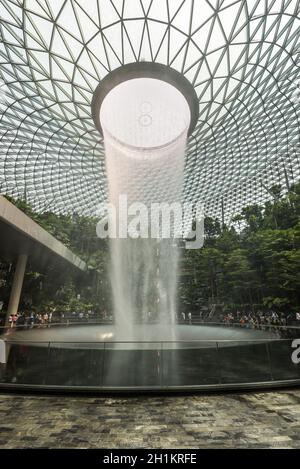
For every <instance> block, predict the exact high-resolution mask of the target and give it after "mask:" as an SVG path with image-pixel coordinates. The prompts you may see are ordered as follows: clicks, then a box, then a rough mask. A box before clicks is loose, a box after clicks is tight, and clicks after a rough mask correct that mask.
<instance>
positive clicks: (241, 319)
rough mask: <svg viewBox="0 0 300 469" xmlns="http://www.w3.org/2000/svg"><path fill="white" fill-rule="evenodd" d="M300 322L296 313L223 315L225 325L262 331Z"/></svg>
mask: <svg viewBox="0 0 300 469" xmlns="http://www.w3.org/2000/svg"><path fill="white" fill-rule="evenodd" d="M295 321H296V322H298V321H299V323H300V314H299V313H296V315H295V314H294V313H290V314H285V313H282V312H281V313H280V312H276V311H272V310H271V311H256V312H253V311H247V312H241V311H236V312H234V313H227V314H224V315H223V318H222V322H224V324H225V325H228V326H230V325H232V324H239V325H240V326H241V327H251V328H254V329H261V328H263V327H264V326H290V325H292V324H294V323H295Z"/></svg>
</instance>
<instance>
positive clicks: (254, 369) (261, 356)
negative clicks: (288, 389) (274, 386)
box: [218, 342, 272, 383]
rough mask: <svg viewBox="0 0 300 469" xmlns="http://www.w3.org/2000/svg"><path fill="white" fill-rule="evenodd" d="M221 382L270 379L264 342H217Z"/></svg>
mask: <svg viewBox="0 0 300 469" xmlns="http://www.w3.org/2000/svg"><path fill="white" fill-rule="evenodd" d="M218 346H219V359H220V370H221V380H222V383H251V382H259V381H271V380H272V376H271V370H270V362H269V357H268V351H267V345H266V343H265V342H264V343H260V342H219V343H218Z"/></svg>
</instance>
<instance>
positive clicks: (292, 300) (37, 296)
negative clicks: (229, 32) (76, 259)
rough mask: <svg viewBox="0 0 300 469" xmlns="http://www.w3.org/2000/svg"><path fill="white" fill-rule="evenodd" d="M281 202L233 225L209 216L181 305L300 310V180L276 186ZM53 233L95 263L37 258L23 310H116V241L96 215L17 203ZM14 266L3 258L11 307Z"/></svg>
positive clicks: (247, 213) (185, 271) (189, 256)
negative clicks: (75, 270)
mask: <svg viewBox="0 0 300 469" xmlns="http://www.w3.org/2000/svg"><path fill="white" fill-rule="evenodd" d="M270 194H272V197H273V200H271V201H268V202H267V203H266V204H265V205H264V206H258V205H251V206H248V207H245V208H244V209H243V210H242V212H241V213H240V214H238V215H236V216H235V217H234V218H233V219H232V223H231V224H230V226H229V227H228V226H222V225H221V223H220V221H219V220H217V219H212V218H209V217H207V218H206V219H205V235H206V237H205V244H204V247H203V248H202V249H199V250H183V251H182V258H181V274H180V282H179V303H180V306H179V307H180V309H181V310H186V311H191V310H199V309H200V308H203V307H206V308H208V309H209V308H211V307H212V305H218V308H221V309H222V310H223V311H226V309H227V310H230V309H247V308H249V309H250V308H251V309H255V308H263V307H265V308H268V309H270V308H274V309H276V310H281V311H297V310H299V305H300V293H299V292H300V274H299V272H300V183H298V184H296V185H294V186H292V187H291V188H290V191H289V192H288V194H286V195H285V196H282V195H281V189H280V187H279V186H274V187H273V188H271V189H270ZM13 203H15V205H17V206H18V207H19V208H20V209H21V210H23V211H24V212H25V213H27V214H28V215H29V216H30V217H31V218H33V219H34V220H35V221H36V222H37V223H39V224H40V225H41V226H42V227H43V228H45V229H46V230H47V231H48V232H50V233H51V234H53V235H54V236H55V237H56V238H57V239H59V240H60V241H62V242H63V243H64V244H65V245H67V246H68V247H69V248H70V249H71V250H72V251H73V252H75V253H76V254H78V255H79V256H80V257H81V258H82V259H84V260H85V261H86V262H87V264H88V265H90V266H91V269H90V273H89V274H84V275H80V276H79V277H77V278H76V277H75V278H74V275H73V274H71V272H69V271H68V269H63V270H62V269H61V270H59V271H58V269H57V268H54V267H53V266H49V267H48V268H47V269H46V270H45V271H43V272H38V271H37V270H36V269H37V266H32V265H31V264H30V263H29V266H28V269H27V272H26V278H25V282H24V288H23V295H22V304H21V309H35V310H36V311H39V310H40V311H43V310H47V309H48V308H56V309H57V310H60V311H73V310H77V311H79V310H83V311H84V310H87V309H91V308H92V309H96V310H97V309H98V310H104V309H106V310H110V307H111V304H110V302H111V292H110V286H109V281H108V275H107V274H108V268H109V267H108V266H109V257H108V245H107V242H106V241H103V240H100V239H98V238H97V237H96V231H95V226H96V222H97V220H96V219H93V218H88V217H82V216H79V215H76V214H75V215H72V216H67V215H56V214H54V213H43V214H39V213H36V212H34V211H33V210H32V208H31V207H30V205H28V204H26V203H25V202H24V201H21V200H17V201H13ZM13 270H14V269H13V266H12V265H10V264H8V263H6V262H1V264H0V300H2V301H3V302H4V308H5V307H6V306H7V302H8V298H9V291H10V287H11V282H12V276H13Z"/></svg>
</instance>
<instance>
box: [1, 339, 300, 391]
mask: <svg viewBox="0 0 300 469" xmlns="http://www.w3.org/2000/svg"><path fill="white" fill-rule="evenodd" d="M299 337H300V334H299ZM293 345H294V347H293ZM5 347H6V357H7V359H6V363H5V364H2V365H0V370H1V371H0V386H1V385H2V387H3V386H7V387H20V386H29V387H36V386H38V387H41V388H53V387H54V388H62V389H63V388H67V389H73V388H75V389H80V388H81V389H95V390H108V389H120V390H122V389H136V388H142V389H149V390H155V389H158V390H159V389H164V390H168V389H170V390H171V389H191V388H197V389H201V388H205V389H207V388H218V389H220V388H226V387H229V388H230V387H231V388H234V387H243V386H244V387H251V386H257V387H265V386H272V385H279V384H280V385H290V384H300V363H299V364H297V363H296V361H297V360H295V353H294V361H293V359H292V354H293V352H295V350H296V349H295V342H294V339H293V338H290V339H267V340H266V339H263V340H258V339H256V340H250V341H249V340H223V341H222V340H221V341H218V342H216V341H210V340H207V341H176V342H175V341H174V342H97V343H91V342H89V343H87V342H25V341H22V343H19V342H18V341H14V340H10V339H7V340H5ZM296 355H297V354H296ZM298 357H299V358H300V351H299V354H298Z"/></svg>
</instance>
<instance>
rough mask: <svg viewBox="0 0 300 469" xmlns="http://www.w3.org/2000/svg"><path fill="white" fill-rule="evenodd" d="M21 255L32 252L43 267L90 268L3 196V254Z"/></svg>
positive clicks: (0, 252) (0, 249)
mask: <svg viewBox="0 0 300 469" xmlns="http://www.w3.org/2000/svg"><path fill="white" fill-rule="evenodd" d="M20 254H26V255H28V256H29V258H30V260H31V261H32V262H33V263H36V264H37V265H39V266H41V267H43V266H44V265H47V264H49V263H51V262H58V263H60V264H65V265H69V266H71V267H74V268H75V269H76V270H79V271H85V270H87V265H86V263H85V262H84V261H82V260H81V259H80V258H79V257H78V256H76V255H75V254H74V253H73V252H72V251H70V249H68V248H67V247H66V246H65V245H64V244H62V243H61V242H60V241H58V240H57V239H56V238H54V236H52V235H51V234H50V233H48V232H47V231H46V230H44V228H42V227H41V226H39V225H38V224H37V223H36V222H34V221H33V220H32V219H31V218H30V217H28V216H27V215H25V214H24V213H23V212H22V211H21V210H19V209H18V208H17V207H15V206H14V205H13V204H12V203H11V202H9V201H8V200H7V199H6V198H5V197H3V196H0V256H1V257H2V258H3V259H6V260H14V259H15V258H16V257H17V256H18V255H20Z"/></svg>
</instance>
